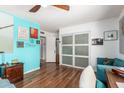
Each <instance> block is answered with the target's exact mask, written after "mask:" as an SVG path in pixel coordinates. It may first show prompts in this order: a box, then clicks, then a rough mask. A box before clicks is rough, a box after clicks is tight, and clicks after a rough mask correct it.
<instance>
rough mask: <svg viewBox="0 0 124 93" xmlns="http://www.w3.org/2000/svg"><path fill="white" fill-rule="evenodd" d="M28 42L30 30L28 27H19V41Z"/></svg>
mask: <svg viewBox="0 0 124 93" xmlns="http://www.w3.org/2000/svg"><path fill="white" fill-rule="evenodd" d="M21 39H22V40H28V29H27V28H26V27H22V26H19V28H18V40H21Z"/></svg>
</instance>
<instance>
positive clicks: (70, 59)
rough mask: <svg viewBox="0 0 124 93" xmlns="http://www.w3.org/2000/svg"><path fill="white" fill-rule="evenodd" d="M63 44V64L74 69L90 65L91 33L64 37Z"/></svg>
mask: <svg viewBox="0 0 124 93" xmlns="http://www.w3.org/2000/svg"><path fill="white" fill-rule="evenodd" d="M61 40H62V43H61V63H62V64H63V65H68V66H73V67H86V66H88V65H89V33H74V34H71V35H63V36H62V39H61Z"/></svg>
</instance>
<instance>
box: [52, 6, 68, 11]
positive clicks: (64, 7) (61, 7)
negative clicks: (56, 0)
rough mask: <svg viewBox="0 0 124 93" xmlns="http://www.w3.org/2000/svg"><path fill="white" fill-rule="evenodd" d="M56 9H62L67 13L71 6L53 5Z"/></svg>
mask: <svg viewBox="0 0 124 93" xmlns="http://www.w3.org/2000/svg"><path fill="white" fill-rule="evenodd" d="M53 6H54V7H57V8H60V9H64V10H66V11H69V9H70V6H69V5H53Z"/></svg>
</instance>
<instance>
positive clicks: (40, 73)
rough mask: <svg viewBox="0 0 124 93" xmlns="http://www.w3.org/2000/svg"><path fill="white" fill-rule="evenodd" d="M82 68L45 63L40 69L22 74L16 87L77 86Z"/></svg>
mask: <svg viewBox="0 0 124 93" xmlns="http://www.w3.org/2000/svg"><path fill="white" fill-rule="evenodd" d="M81 72H82V69H77V68H71V67H67V66H59V65H56V64H55V63H45V64H43V65H42V67H41V69H40V70H37V71H34V72H31V73H28V74H26V75H24V80H22V81H20V82H17V83H15V86H16V87H17V88H78V87H79V78H80V74H81Z"/></svg>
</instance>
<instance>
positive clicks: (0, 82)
mask: <svg viewBox="0 0 124 93" xmlns="http://www.w3.org/2000/svg"><path fill="white" fill-rule="evenodd" d="M0 88H15V86H14V85H13V84H11V83H10V82H9V80H7V79H2V80H0Z"/></svg>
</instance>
